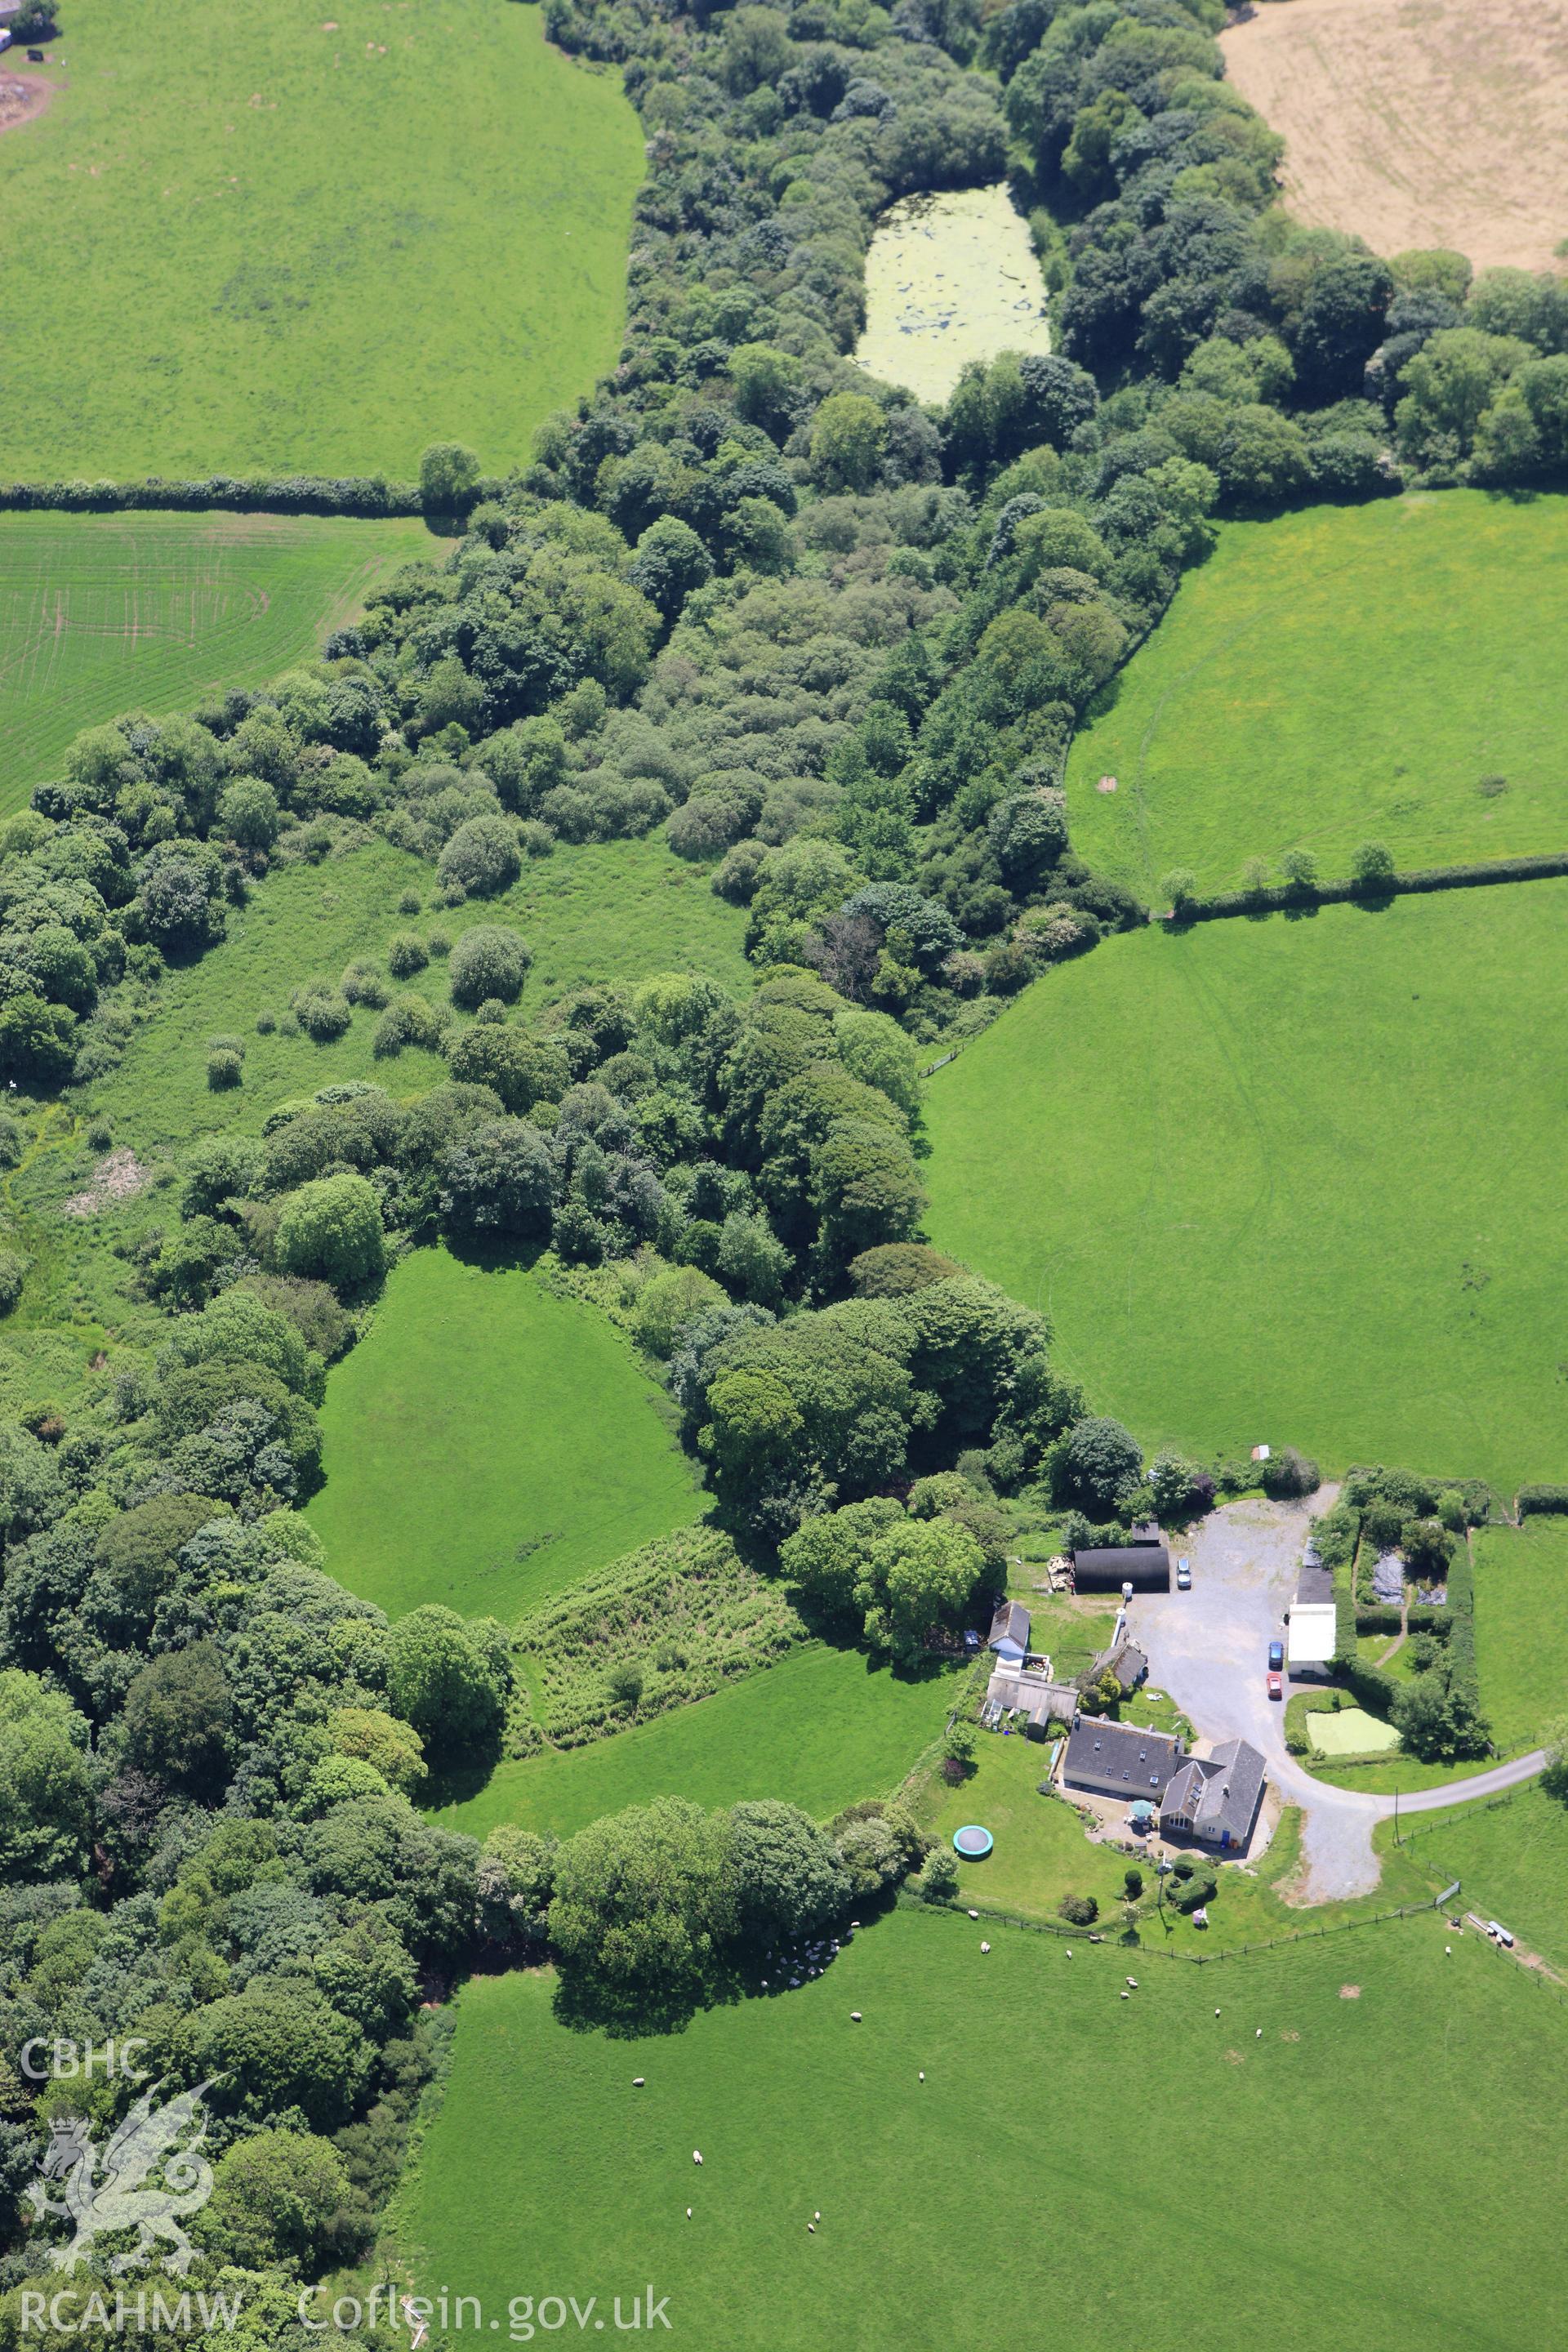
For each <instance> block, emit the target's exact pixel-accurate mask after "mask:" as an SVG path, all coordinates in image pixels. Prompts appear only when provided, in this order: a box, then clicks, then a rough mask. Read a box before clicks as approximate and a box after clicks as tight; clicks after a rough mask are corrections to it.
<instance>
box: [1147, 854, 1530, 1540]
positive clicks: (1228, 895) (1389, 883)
mask: <svg viewBox="0 0 1568 2352" xmlns="http://www.w3.org/2000/svg"><path fill="white" fill-rule="evenodd" d="M1565 874H1568V849H1555V850H1552V851H1550V852H1548V853H1547V854H1546V855H1545V856H1541V857H1499V858H1493V859H1490V860H1488V861H1484V862H1479V863H1477V864H1473V865H1468V866H1414V867H1412V869H1411V871H1410V872H1409V873H1408V874H1398V873H1395V874H1390V875H1388V876H1386V877H1383V878H1382V879H1380V880H1378V881H1376V882H1361V881H1357V880H1355V879H1354V878H1353V877H1352V878H1351V879H1348V880H1345V881H1342V882H1314V883H1312V884H1310V886H1301V885H1299V884H1296V883H1287V882H1281V883H1275V884H1270V885H1268V887H1266V888H1263V889H1260V890H1223V891H1219V892H1217V893H1216V894H1215V896H1214V897H1213V898H1184V900H1183V901H1182V904H1181V906H1180V907H1179V908H1166V909H1165V911H1164V912H1163V913H1162V914H1159V915H1156V916H1155V918H1154V920H1155V921H1156V922H1160V923H1163V924H1164V925H1165V927H1166V929H1169V930H1184V929H1185V928H1186V926H1187V925H1188V924H1189V923H1213V922H1223V921H1225V920H1226V919H1229V918H1232V917H1235V916H1237V915H1275V914H1304V913H1306V912H1307V911H1308V910H1309V909H1310V908H1314V907H1339V906H1344V905H1347V904H1349V903H1352V902H1354V903H1358V904H1360V905H1362V906H1376V905H1378V904H1379V903H1380V902H1381V901H1383V900H1384V899H1387V898H1418V897H1421V896H1422V895H1424V894H1426V893H1428V892H1431V891H1435V890H1480V889H1485V888H1487V887H1489V886H1490V885H1491V884H1494V883H1499V882H1547V881H1552V880H1553V879H1556V878H1559V877H1562V876H1563V875H1565ZM1565 1507H1568V1506H1565Z"/></svg>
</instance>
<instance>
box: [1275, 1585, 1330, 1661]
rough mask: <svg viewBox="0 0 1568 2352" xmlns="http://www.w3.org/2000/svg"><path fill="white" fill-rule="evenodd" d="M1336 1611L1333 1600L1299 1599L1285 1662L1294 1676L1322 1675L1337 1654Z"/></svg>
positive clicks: (1292, 1611) (1292, 1618)
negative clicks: (1335, 1648) (1335, 1649)
mask: <svg viewBox="0 0 1568 2352" xmlns="http://www.w3.org/2000/svg"><path fill="white" fill-rule="evenodd" d="M1336 1622H1337V1618H1336V1612H1335V1609H1334V1604H1333V1602H1332V1601H1301V1600H1298V1601H1297V1602H1296V1605H1295V1607H1294V1608H1293V1609H1292V1610H1291V1612H1290V1638H1289V1644H1288V1646H1287V1649H1286V1652H1285V1662H1286V1664H1287V1665H1289V1669H1290V1672H1291V1673H1292V1674H1293V1675H1302V1674H1306V1675H1321V1674H1322V1673H1323V1672H1324V1671H1325V1669H1326V1668H1327V1666H1328V1665H1329V1664H1330V1661H1331V1659H1332V1657H1333V1654H1334V1643H1335V1633H1336Z"/></svg>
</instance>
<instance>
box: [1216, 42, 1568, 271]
mask: <svg viewBox="0 0 1568 2352" xmlns="http://www.w3.org/2000/svg"><path fill="white" fill-rule="evenodd" d="M1223 46H1224V49H1225V58H1226V71H1227V72H1228V74H1229V76H1230V78H1231V79H1232V80H1233V81H1234V82H1235V84H1236V86H1237V89H1239V90H1240V91H1241V92H1242V93H1243V95H1244V96H1245V97H1247V99H1249V100H1251V102H1252V104H1253V105H1254V106H1255V107H1257V108H1258V111H1259V112H1260V113H1261V114H1262V115H1263V117H1264V119H1265V120H1266V121H1268V123H1270V124H1271V125H1272V127H1273V128H1274V129H1275V130H1276V131H1282V132H1283V133H1284V136H1285V139H1286V142H1287V145H1286V151H1285V167H1284V177H1285V186H1286V192H1287V200H1288V202H1289V205H1290V208H1291V210H1292V211H1293V212H1294V213H1295V214H1296V215H1297V217H1298V218H1299V219H1301V220H1304V221H1308V222H1310V223H1313V224H1314V225H1317V226H1324V227H1329V228H1341V229H1350V230H1354V231H1355V232H1356V233H1357V234H1358V235H1359V236H1363V237H1364V238H1365V239H1366V241H1367V243H1368V244H1369V245H1370V246H1372V247H1373V249H1374V250H1375V251H1376V252H1379V253H1400V252H1403V251H1405V250H1406V249H1407V248H1408V247H1412V246H1447V247H1452V248H1454V249H1455V250H1457V251H1458V252H1460V253H1464V254H1468V256H1469V257H1470V259H1471V260H1472V261H1473V262H1474V263H1475V264H1476V266H1477V268H1491V267H1492V266H1494V265H1496V264H1499V263H1508V264H1510V265H1512V266H1514V267H1516V268H1526V269H1547V268H1553V267H1556V268H1562V267H1563V263H1562V261H1561V260H1560V259H1559V260H1555V261H1554V258H1553V248H1554V247H1556V246H1557V245H1558V244H1559V243H1560V242H1561V241H1562V240H1563V238H1564V237H1568V10H1564V9H1563V7H1562V6H1561V5H1558V0H1264V5H1261V6H1260V7H1259V8H1258V12H1257V14H1256V16H1253V17H1251V18H1250V19H1249V20H1248V21H1247V23H1246V24H1242V25H1236V26H1232V27H1231V28H1230V29H1229V30H1228V31H1227V32H1226V34H1225V35H1224V37H1223Z"/></svg>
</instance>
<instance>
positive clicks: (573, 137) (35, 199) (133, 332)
mask: <svg viewBox="0 0 1568 2352" xmlns="http://www.w3.org/2000/svg"><path fill="white" fill-rule="evenodd" d="M45 71H46V73H47V78H48V79H50V80H51V81H52V82H54V84H55V85H56V96H55V98H54V101H53V103H52V105H51V106H50V107H49V108H48V110H47V112H46V113H44V114H43V115H41V116H40V117H39V119H38V120H37V121H35V122H33V123H30V124H28V125H27V126H26V127H25V128H23V129H21V130H17V131H12V132H10V133H9V134H8V135H7V136H6V137H5V140H4V141H0V215H4V217H5V220H6V222H7V224H8V225H9V227H10V232H11V236H12V240H13V242H14V244H15V246H16V249H17V250H18V252H25V253H26V255H27V256H28V262H27V269H26V293H24V292H23V290H22V284H23V281H22V278H21V275H20V273H19V274H18V279H17V284H16V287H15V288H14V289H13V291H12V296H11V299H10V301H9V303H8V305H7V315H6V320H5V383H6V392H7V404H6V431H5V458H4V471H5V478H7V479H8V480H37V479H40V478H57V477H65V478H87V479H89V480H92V479H95V478H99V477H101V476H110V477H114V478H125V477H128V476H141V475H144V474H165V475H174V476H187V475H195V476H205V475H208V474H214V473H221V474H246V473H252V472H267V473H321V474H374V473H385V474H389V475H391V476H393V477H395V478H401V479H407V478H410V477H411V476H412V475H413V474H414V473H415V472H416V468H417V465H418V459H419V453H420V451H421V449H422V448H423V447H424V446H426V444H427V443H428V442H431V441H435V440H456V441H461V442H465V443H467V444H468V445H469V446H472V447H473V448H474V449H475V450H476V451H477V452H478V454H479V457H480V459H481V461H482V463H483V464H484V466H485V467H486V468H487V470H489V471H491V472H495V473H501V472H504V471H506V470H507V468H508V467H510V465H511V464H512V463H513V462H515V461H517V460H520V459H523V458H525V457H527V455H528V447H529V437H530V435H531V432H532V430H533V427H534V426H535V425H537V424H538V422H539V420H540V418H541V417H542V416H543V415H545V414H546V413H547V412H548V411H549V410H551V409H552V408H555V407H558V406H560V405H562V404H565V403H569V402H571V401H573V400H574V399H575V398H576V396H577V394H579V393H584V392H587V391H589V390H591V388H592V386H593V383H594V380H595V376H596V375H597V374H598V373H600V372H601V371H602V370H603V369H605V368H606V367H608V366H609V365H610V364H611V363H612V362H613V361H614V359H615V355H616V347H617V344H618V341H619V338H620V331H621V325H622V320H623V319H624V316H625V299H626V296H625V270H626V245H627V238H628V235H629V231H630V226H631V209H632V200H633V197H634V196H635V194H636V193H637V184H638V183H639V181H640V179H641V177H642V173H643V160H644V159H643V145H642V133H641V131H640V130H639V129H638V126H637V118H636V116H635V115H634V114H633V112H632V110H631V108H630V106H629V105H628V104H627V102H626V98H625V96H624V94H623V92H622V89H621V86H620V77H619V75H618V74H617V73H616V72H613V71H611V70H609V69H605V68H601V69H597V70H595V69H592V68H587V67H584V66H578V65H575V64H574V63H573V62H572V61H571V60H570V59H569V58H566V57H564V56H563V54H562V53H561V52H560V51H559V50H556V49H553V48H552V47H549V46H548V45H547V43H546V41H545V39H544V35H543V25H542V12H541V11H540V10H538V9H536V8H532V7H519V6H515V5H509V0H442V5H441V6H440V7H439V8H434V7H417V8H416V7H414V6H411V5H371V0H345V5H344V7H343V9H342V10H341V11H340V12H339V14H338V16H335V17H334V16H331V14H329V13H324V12H323V11H322V9H321V7H320V6H319V5H315V0H310V5H306V0H228V5H226V6H225V7H223V8H221V9H214V8H208V7H205V6H202V5H199V0H159V4H158V5H153V0H76V5H74V6H73V7H72V8H71V9H70V11H69V13H68V18H67V21H66V23H65V25H64V28H63V37H62V38H61V39H60V40H59V41H58V43H57V44H56V45H55V47H54V48H53V49H51V51H50V52H49V62H48V65H47V68H45Z"/></svg>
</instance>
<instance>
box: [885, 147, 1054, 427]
mask: <svg viewBox="0 0 1568 2352" xmlns="http://www.w3.org/2000/svg"><path fill="white" fill-rule="evenodd" d="M1050 347H1051V335H1050V325H1049V321H1048V320H1047V316H1046V289H1045V283H1044V280H1043V279H1042V278H1041V276H1040V268H1039V263H1038V262H1037V259H1036V257H1035V248H1034V244H1033V242H1032V240H1031V238H1030V236H1029V231H1028V226H1027V224H1026V221H1025V219H1024V217H1023V215H1022V214H1021V213H1020V212H1019V211H1018V210H1017V208H1016V205H1014V202H1013V199H1012V197H1011V196H1010V195H1009V194H1008V192H1007V188H1006V185H1005V183H998V184H997V185H996V186H995V187H992V188H958V189H952V190H949V191H947V192H945V193H944V194H940V195H919V196H905V197H903V198H902V199H901V201H900V203H898V204H896V205H889V209H888V210H887V211H886V212H885V213H884V214H883V215H882V217H881V219H880V220H879V222H878V224H877V229H876V233H875V235H874V236H873V237H872V239H871V245H870V249H869V251H868V254H867V256H866V331H865V333H864V334H863V335H862V336H861V338H860V341H859V343H858V346H857V349H856V352H855V357H856V359H857V360H858V362H859V363H860V365H861V366H862V367H863V368H865V369H866V370H867V371H868V373H870V374H872V375H876V376H880V377H881V378H882V379H883V381H884V382H885V383H901V384H905V385H907V386H908V388H909V389H910V392H912V393H914V394H916V396H917V397H918V398H919V399H921V400H929V401H942V400H945V399H946V398H947V397H948V394H950V393H951V392H952V388H953V386H954V384H956V383H957V382H958V379H959V375H960V373H961V371H962V370H963V367H964V366H965V364H966V363H967V362H969V361H970V360H985V359H990V358H992V357H993V356H994V353H995V352H1048V351H1049V350H1050Z"/></svg>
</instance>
